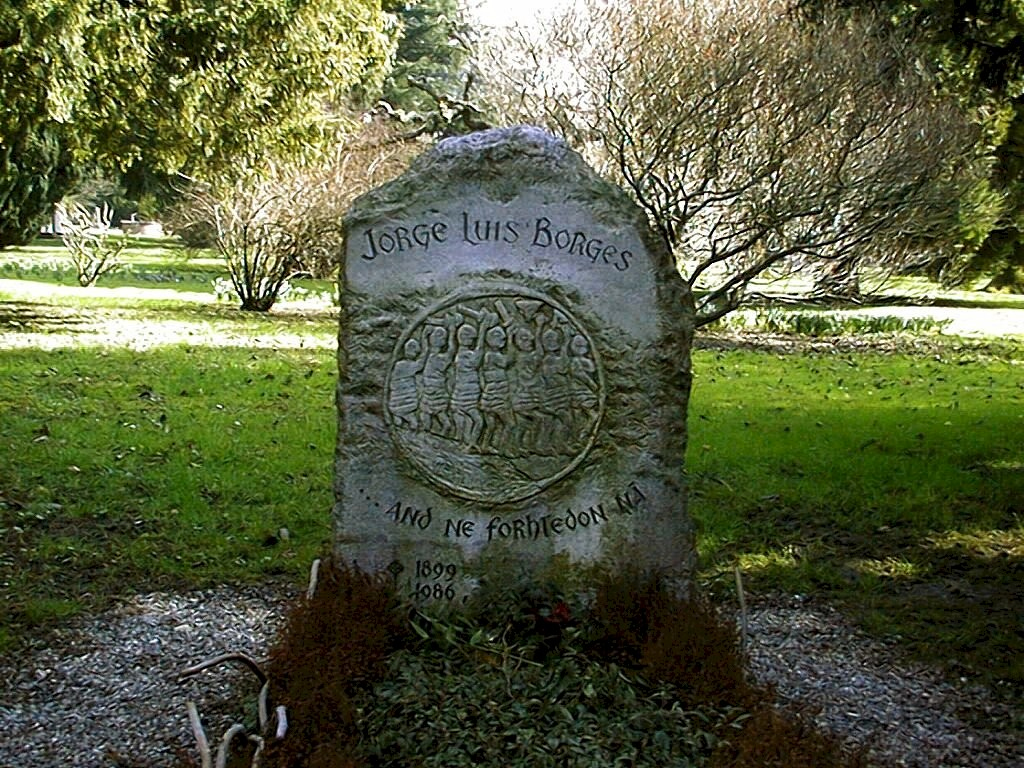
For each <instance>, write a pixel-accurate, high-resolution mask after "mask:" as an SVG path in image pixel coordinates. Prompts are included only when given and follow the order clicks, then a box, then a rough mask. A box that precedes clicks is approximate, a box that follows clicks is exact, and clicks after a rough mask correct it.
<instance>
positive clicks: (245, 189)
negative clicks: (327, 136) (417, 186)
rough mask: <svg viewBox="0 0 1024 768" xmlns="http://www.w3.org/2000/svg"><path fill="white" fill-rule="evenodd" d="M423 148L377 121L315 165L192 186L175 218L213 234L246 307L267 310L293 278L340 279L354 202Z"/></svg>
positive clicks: (273, 167)
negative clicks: (345, 229) (338, 268)
mask: <svg viewBox="0 0 1024 768" xmlns="http://www.w3.org/2000/svg"><path fill="white" fill-rule="evenodd" d="M417 148H418V145H416V144H415V142H410V141H406V140H404V139H402V138H401V137H400V135H399V134H397V133H396V132H395V131H394V130H392V129H391V128H389V127H388V126H386V125H384V124H383V123H378V122H376V121H370V122H368V123H367V124H366V125H365V126H364V129H363V131H362V132H361V133H360V134H359V135H358V136H357V137H356V138H354V139H353V140H351V141H349V142H346V143H344V144H341V145H339V147H338V148H337V150H336V152H335V153H334V154H333V155H332V156H330V157H326V158H321V159H320V160H319V161H317V162H315V163H305V164H289V163H268V165H267V167H264V168H260V169H259V170H258V171H254V172H252V173H250V174H247V175H245V176H244V177H243V178H241V179H240V180H238V181H235V182H233V183H231V184H228V185H225V186H223V187H215V186H212V185H202V184H195V185H193V186H192V187H191V188H190V189H189V190H188V192H187V193H186V195H185V202H184V204H183V206H182V209H181V211H180V212H179V213H178V214H177V216H176V220H177V222H178V225H179V226H192V227H198V228H206V229H208V231H210V232H212V237H213V245H214V247H215V249H216V250H217V252H218V254H219V255H220V256H221V257H222V258H223V259H224V262H225V264H226V265H227V267H228V273H229V276H230V280H231V284H232V287H233V288H234V292H235V293H236V294H237V296H238V297H239V299H240V301H241V308H242V309H244V310H250V311H256V312H266V311H268V310H269V309H270V308H271V307H272V306H273V305H274V304H275V303H276V302H277V300H278V299H279V298H280V296H281V295H282V292H283V291H284V290H285V288H286V286H287V285H288V282H289V280H291V279H292V278H295V277H298V276H313V277H321V278H324V277H329V276H330V275H331V274H332V273H333V271H334V268H335V265H336V264H337V257H338V254H339V253H340V250H341V247H342V221H343V217H344V213H345V211H346V210H347V208H348V206H349V204H350V203H351V202H352V200H353V198H355V197H356V196H357V195H359V194H361V193H362V192H365V191H366V190H368V189H370V188H372V187H374V186H377V185H378V184H381V183H383V182H384V181H386V180H387V179H389V178H391V177H392V176H395V175H397V174H399V173H401V171H403V170H404V169H405V167H406V165H407V164H408V162H409V160H410V159H411V157H412V155H413V154H415V152H416V151H417Z"/></svg>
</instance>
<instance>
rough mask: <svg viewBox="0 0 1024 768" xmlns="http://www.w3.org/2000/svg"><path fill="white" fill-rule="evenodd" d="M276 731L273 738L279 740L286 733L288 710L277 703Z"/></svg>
mask: <svg viewBox="0 0 1024 768" xmlns="http://www.w3.org/2000/svg"><path fill="white" fill-rule="evenodd" d="M274 711H275V712H277V731H276V733H274V738H275V739H278V740H281V739H283V738H284V737H285V734H287V733H288V710H287V709H285V706H284V704H278V705H277V709H275V710H274Z"/></svg>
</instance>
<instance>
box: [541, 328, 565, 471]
mask: <svg viewBox="0 0 1024 768" xmlns="http://www.w3.org/2000/svg"><path fill="white" fill-rule="evenodd" d="M541 350H542V352H543V357H542V359H541V378H542V379H543V381H544V399H543V405H542V411H543V413H544V421H545V430H544V432H542V433H541V434H542V437H543V441H542V448H543V452H544V453H545V454H549V455H556V454H558V453H561V452H564V451H565V449H566V440H567V439H568V438H569V429H570V427H569V407H570V405H571V396H570V392H569V378H568V376H569V369H568V364H567V363H568V359H567V355H566V354H565V342H564V339H563V333H562V331H561V329H559V328H558V327H556V326H550V327H548V328H547V329H545V330H544V332H543V333H542V334H541Z"/></svg>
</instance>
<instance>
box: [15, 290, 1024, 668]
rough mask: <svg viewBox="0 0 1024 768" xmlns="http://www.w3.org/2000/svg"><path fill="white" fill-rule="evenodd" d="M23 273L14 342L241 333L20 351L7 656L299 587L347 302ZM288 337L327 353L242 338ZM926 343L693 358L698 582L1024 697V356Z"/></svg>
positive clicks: (314, 531) (325, 520) (313, 526)
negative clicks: (777, 603) (128, 321)
mask: <svg viewBox="0 0 1024 768" xmlns="http://www.w3.org/2000/svg"><path fill="white" fill-rule="evenodd" d="M12 284H16V285H19V286H24V292H8V294H7V295H0V331H7V330H10V329H11V328H14V329H21V330H25V329H26V328H28V329H29V330H34V331H37V332H45V333H55V334H60V335H62V336H65V337H69V338H72V339H73V338H75V329H76V326H75V319H74V317H72V318H71V319H70V320H68V319H67V318H63V317H58V316H57V314H58V311H60V310H68V309H69V308H75V311H76V312H78V311H80V312H82V313H86V314H88V313H91V316H92V317H93V318H94V319H95V318H96V317H100V318H102V317H106V316H107V314H105V313H110V312H115V311H116V312H117V313H120V314H119V316H121V317H130V318H132V319H136V320H143V321H145V322H147V323H149V324H152V325H154V326H155V325H159V324H161V323H168V322H178V323H182V322H185V323H195V324H197V325H203V326H207V327H210V328H213V329H215V330H216V331H217V332H218V333H224V334H234V335H235V338H234V339H233V340H231V341H225V342H224V343H223V344H214V345H211V346H184V345H180V344H176V345H170V346H162V347H157V348H154V349H151V350H149V351H145V352H130V351H127V350H125V349H114V348H98V347H85V346H68V347H66V348H64V349H58V350H41V349H35V348H31V347H29V348H25V349H6V350H0V413H2V414H3V417H2V419H0V541H2V547H0V646H2V645H8V646H10V645H12V644H15V643H17V642H18V639H19V638H21V637H24V636H25V635H26V633H30V632H34V631H35V630H36V628H38V627H44V626H48V625H51V624H53V623H54V622H57V621H60V620H62V619H63V618H66V617H67V616H69V615H71V614H73V613H75V612H77V611H82V610H95V609H98V608H99V607H101V606H103V605H106V604H108V603H109V602H110V600H112V599H115V598H117V597H120V596H125V595H130V594H133V593H135V592H138V591H147V590H155V589H168V588H188V587H194V586H201V585H210V584H216V583H224V582H244V581H254V580H261V579H266V578H271V577H285V578H290V579H295V580H298V579H301V574H303V573H304V572H305V570H306V568H307V567H308V564H309V562H310V561H311V560H312V559H313V558H314V557H315V556H316V555H317V554H318V553H319V552H320V551H321V550H322V547H323V546H324V544H325V543H326V542H327V541H329V539H330V507H331V503H332V496H331V480H332V457H333V444H334V434H335V411H334V400H333V398H334V392H333V387H334V361H333V353H332V352H331V351H330V349H324V348H323V347H324V340H325V339H329V338H330V337H331V336H332V335H333V333H334V320H333V319H331V318H330V316H329V313H311V314H299V313H294V312H287V311H282V312H278V313H275V314H272V315H269V316H261V315H254V314H252V313H241V312H238V311H237V310H235V309H234V308H233V307H231V306H230V305H227V304H214V303H210V302H202V301H183V300H180V299H179V300H170V299H168V298H167V296H166V295H165V294H163V293H157V292H156V291H153V287H152V286H149V287H148V289H147V288H139V289H138V290H136V291H133V292H130V293H125V292H116V293H115V292H111V293H104V292H102V291H99V292H97V291H95V290H94V291H87V290H82V289H78V288H75V287H71V286H56V287H55V286H49V287H48V286H45V285H40V284H39V283H29V282H27V281H9V282H8V283H5V286H10V285H12ZM153 295H157V296H159V297H160V298H159V299H156V300H153V299H151V298H147V297H149V296H153ZM274 333H288V334H291V335H292V336H300V337H303V338H306V339H308V340H309V343H308V344H307V348H306V349H302V348H294V349H284V348H282V349H257V348H249V347H245V346H239V341H238V340H237V337H239V336H242V335H250V336H263V335H269V334H274ZM928 349H929V350H930V351H929V352H928V353H927V354H925V353H891V354H881V353H872V352H859V353H857V354H846V353H844V354H825V353H805V354H787V355H776V354H773V353H769V352H764V351H757V350H754V349H747V350H736V351H730V352H720V351H707V350H705V351H698V352H697V353H696V354H695V361H694V370H695V389H694V395H693V400H692V403H691V410H690V427H691V434H690V447H689V452H688V457H687V473H688V476H689V481H690V486H691V491H692V504H691V509H692V513H693V515H694V516H695V518H696V519H697V521H698V524H699V527H700V539H699V542H700V550H701V557H702V573H701V578H702V581H703V582H704V583H705V584H706V585H707V587H708V588H709V589H710V590H711V592H712V593H714V594H716V595H717V596H718V597H719V598H720V599H723V600H734V595H733V594H732V584H733V577H732V569H733V567H735V566H739V567H740V568H741V569H742V571H743V573H744V575H745V582H746V585H747V588H748V590H749V591H750V592H752V593H767V592H773V591H779V590H782V591H787V592H799V593H803V594H810V595H814V596H817V597H819V598H821V599H824V600H830V601H833V602H837V603H839V604H841V605H842V606H843V607H844V608H845V610H847V611H848V612H850V613H851V614H852V615H854V616H856V617H858V618H859V619H860V620H861V622H862V623H863V625H864V626H865V627H867V628H868V629H869V630H870V631H872V632H876V633H878V634H885V635H898V636H900V637H901V638H902V641H903V643H904V644H905V646H906V647H908V648H909V649H911V650H913V651H915V652H916V653H919V654H920V655H921V656H922V657H924V658H927V659H928V660H930V661H936V662H941V663H947V664H949V665H950V666H951V668H952V669H953V670H954V671H956V672H958V673H962V674H964V675H970V676H975V675H976V676H978V677H979V678H980V679H985V680H990V681H991V680H997V679H1000V680H1008V681H1011V682H1013V683H1015V684H1017V685H1020V684H1021V683H1022V682H1024V661H1022V660H1024V631H1022V630H1024V626H1022V623H1021V621H1022V620H1021V617H1022V616H1024V596H1022V595H1021V594H1020V588H1019V584H1020V578H1021V570H1022V558H1024V523H1022V520H1024V513H1022V507H1024V375H1022V374H1024V346H1022V344H1021V342H1019V341H1017V342H1001V343H998V344H989V345H984V344H979V343H977V342H972V343H971V345H970V346H968V345H965V344H962V343H961V342H959V341H958V340H957V339H955V338H952V339H951V338H945V339H942V340H933V342H932V343H930V344H929V346H928ZM936 350H938V352H937V351H936ZM281 529H287V531H288V536H287V538H283V537H282V536H281V535H280V531H281Z"/></svg>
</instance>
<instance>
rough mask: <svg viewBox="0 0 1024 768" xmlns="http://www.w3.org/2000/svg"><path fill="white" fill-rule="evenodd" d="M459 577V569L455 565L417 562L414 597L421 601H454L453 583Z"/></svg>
mask: <svg viewBox="0 0 1024 768" xmlns="http://www.w3.org/2000/svg"><path fill="white" fill-rule="evenodd" d="M458 575H459V567H458V566H457V565H456V564H455V563H440V562H432V561H430V560H417V561H416V582H415V583H414V584H413V590H412V596H413V598H414V599H420V600H430V599H433V600H454V599H455V594H456V593H455V584H454V583H453V582H454V581H455V578H456V577H457V576H458Z"/></svg>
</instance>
